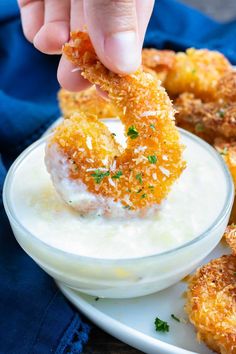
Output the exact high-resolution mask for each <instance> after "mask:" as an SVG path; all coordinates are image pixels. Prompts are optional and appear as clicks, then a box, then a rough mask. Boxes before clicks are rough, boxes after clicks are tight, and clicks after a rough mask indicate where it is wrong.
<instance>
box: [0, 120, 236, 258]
mask: <svg viewBox="0 0 236 354" xmlns="http://www.w3.org/2000/svg"><path fill="white" fill-rule="evenodd" d="M106 121H108V119H107V120H106ZM110 121H114V119H110ZM178 130H179V131H180V133H181V135H183V136H187V137H188V138H190V139H192V140H194V141H195V142H196V143H198V144H200V145H201V146H202V147H203V148H205V149H207V150H208V152H209V153H210V154H211V155H212V156H213V157H214V158H215V160H217V161H218V163H219V166H220V167H221V168H222V171H223V174H224V176H225V181H226V188H227V190H226V198H225V202H224V205H223V207H222V209H221V210H220V212H219V214H218V215H217V217H216V218H215V220H214V221H213V222H212V223H211V224H210V226H209V227H208V228H207V229H206V230H204V231H203V232H202V233H200V235H198V236H197V237H195V238H193V239H191V240H190V241H187V242H185V243H183V244H181V245H179V246H177V247H175V248H171V249H169V250H166V251H164V252H160V253H153V254H149V255H147V256H140V257H130V258H129V257H127V258H98V257H91V256H84V255H79V254H75V253H71V252H67V251H64V250H62V249H60V248H57V247H54V246H51V245H49V244H47V243H46V242H44V241H42V240H40V239H39V238H38V237H37V236H35V235H34V234H33V233H32V232H31V231H29V230H28V229H27V228H26V227H25V226H24V225H22V224H21V222H20V220H19V219H18V217H17V215H16V213H15V211H14V210H13V207H12V202H11V200H10V188H11V182H12V180H13V178H14V174H15V171H16V170H17V168H18V167H19V166H20V164H21V162H22V161H23V160H24V159H25V158H26V157H27V156H28V155H29V154H30V153H31V152H32V151H33V150H34V149H36V148H37V147H38V146H39V145H41V144H43V143H45V141H46V140H47V138H48V134H47V135H46V136H45V134H44V135H43V137H41V138H40V139H38V140H37V141H35V142H34V143H33V144H31V145H30V146H29V147H28V148H26V149H25V150H24V151H23V152H22V153H21V154H20V155H19V156H18V157H17V158H16V160H15V161H14V162H13V164H12V165H11V167H10V169H9V171H8V173H7V176H6V178H5V181H4V185H3V205H4V208H5V211H6V214H7V216H8V218H9V221H10V223H13V224H15V225H16V226H17V227H18V228H20V229H21V230H22V231H23V232H24V234H27V238H28V237H32V239H33V240H34V242H35V243H36V244H37V243H38V244H39V245H41V246H43V247H44V248H45V247H46V248H48V249H50V251H53V252H56V253H57V254H58V255H61V256H66V257H68V256H69V257H70V259H73V260H76V259H77V260H80V261H84V262H91V261H92V262H96V263H111V262H114V263H117V264H118V263H119V264H120V263H124V262H128V263H130V262H131V263H134V262H137V261H141V260H142V261H143V260H144V259H152V258H158V257H160V258H161V257H165V256H167V255H171V254H174V253H175V252H178V251H180V250H182V249H184V248H187V247H189V246H192V245H193V244H195V243H198V242H199V241H201V240H202V239H204V238H205V237H207V235H208V234H209V233H210V232H212V231H214V230H215V229H217V228H218V226H219V225H220V224H221V223H222V221H223V220H224V219H225V217H226V216H227V215H228V213H229V211H230V209H231V207H232V204H233V200H234V184H233V180H232V176H231V173H230V171H229V169H228V167H227V165H226V163H225V162H224V159H223V158H222V157H221V155H220V154H219V153H218V152H217V150H216V149H215V148H213V147H212V146H211V145H209V144H208V143H207V142H205V141H204V140H203V139H201V138H199V137H198V136H196V135H194V134H192V133H190V132H188V131H186V130H185V129H182V128H179V127H178ZM15 237H16V236H15ZM17 241H18V240H17ZM18 242H19V241H18ZM19 243H20V242H19Z"/></svg>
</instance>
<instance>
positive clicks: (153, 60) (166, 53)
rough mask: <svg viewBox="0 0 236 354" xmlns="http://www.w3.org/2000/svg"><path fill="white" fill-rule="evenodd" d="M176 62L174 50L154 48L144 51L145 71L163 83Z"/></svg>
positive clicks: (143, 62)
mask: <svg viewBox="0 0 236 354" xmlns="http://www.w3.org/2000/svg"><path fill="white" fill-rule="evenodd" d="M174 62H175V52H173V51H172V50H158V49H154V48H150V49H143V50H142V64H143V67H144V71H146V72H148V71H150V73H152V74H153V75H154V74H155V75H156V76H157V78H158V79H159V80H161V82H164V81H165V79H166V76H167V73H168V71H169V70H170V69H171V68H172V67H173V65H174Z"/></svg>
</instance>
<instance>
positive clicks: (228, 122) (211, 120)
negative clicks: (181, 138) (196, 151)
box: [175, 93, 236, 143]
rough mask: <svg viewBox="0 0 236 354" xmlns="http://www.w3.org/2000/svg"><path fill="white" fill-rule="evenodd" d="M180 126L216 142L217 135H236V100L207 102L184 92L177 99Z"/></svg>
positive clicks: (228, 136) (229, 136) (225, 136)
mask: <svg viewBox="0 0 236 354" xmlns="http://www.w3.org/2000/svg"><path fill="white" fill-rule="evenodd" d="M175 108H176V110H177V114H176V121H177V124H178V125H179V126H181V127H182V128H185V129H187V130H190V131H191V132H193V133H194V134H196V135H198V136H200V137H201V138H203V139H205V140H207V141H208V142H210V143H213V142H214V139H216V138H217V137H224V138H227V139H228V138H233V137H236V102H235V103H234V102H228V103H227V102H222V101H218V102H207V103H204V102H203V101H202V100H201V99H198V98H196V97H195V96H194V95H193V94H191V93H183V94H182V95H180V96H179V97H178V98H177V99H176V101H175Z"/></svg>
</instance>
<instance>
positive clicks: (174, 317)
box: [171, 313, 180, 322]
mask: <svg viewBox="0 0 236 354" xmlns="http://www.w3.org/2000/svg"><path fill="white" fill-rule="evenodd" d="M171 317H172V318H173V319H174V320H175V321H177V322H180V319H179V318H178V317H176V316H175V315H174V314H173V313H172V314H171Z"/></svg>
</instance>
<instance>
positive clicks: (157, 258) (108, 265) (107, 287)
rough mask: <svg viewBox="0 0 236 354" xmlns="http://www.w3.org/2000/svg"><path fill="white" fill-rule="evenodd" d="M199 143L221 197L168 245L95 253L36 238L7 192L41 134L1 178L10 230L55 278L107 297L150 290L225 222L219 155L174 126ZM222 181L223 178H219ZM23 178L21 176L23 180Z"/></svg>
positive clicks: (211, 241)
mask: <svg viewBox="0 0 236 354" xmlns="http://www.w3.org/2000/svg"><path fill="white" fill-rule="evenodd" d="M180 131H181V135H187V136H188V137H190V138H191V139H193V140H194V141H195V142H196V143H197V144H201V146H202V147H204V149H206V150H207V151H208V152H210V154H211V155H212V158H214V159H216V161H217V163H218V164H219V166H220V168H221V170H222V172H223V176H224V179H225V181H224V183H225V185H226V193H225V195H226V196H225V201H224V203H223V205H222V209H221V211H220V213H219V215H217V217H216V219H215V220H214V222H213V223H211V224H209V226H208V228H207V229H206V230H204V232H202V233H201V234H199V235H198V236H197V237H195V238H194V239H192V240H191V241H188V242H186V243H184V244H182V245H181V246H178V247H176V248H173V249H171V250H168V251H165V252H162V253H158V254H154V255H148V256H144V257H137V258H129V259H128V258H122V259H101V258H92V257H86V256H80V255H76V254H71V253H69V252H65V251H63V250H60V249H58V248H55V247H52V246H50V245H49V244H47V243H45V242H43V241H41V240H40V239H39V238H37V229H35V232H34V233H32V232H30V231H29V230H27V228H26V227H24V225H22V223H21V220H20V219H19V217H18V216H17V215H16V213H15V211H14V208H13V205H14V196H13V198H12V197H11V196H10V194H11V193H10V192H11V185H12V181H13V179H14V176H15V174H16V171H17V169H18V168H19V167H20V166H21V163H22V161H23V160H24V159H25V158H26V157H27V156H28V155H29V154H30V153H31V152H32V151H33V150H34V149H36V148H37V147H38V146H39V145H40V144H44V143H45V138H42V139H40V140H39V141H37V142H36V143H34V144H33V145H31V146H30V147H29V148H28V149H26V150H25V151H24V152H23V153H22V154H21V155H20V156H19V157H18V158H17V160H16V161H15V162H14V164H13V165H12V167H11V168H10V170H9V172H8V175H7V177H6V180H5V184H4V190H3V201H4V206H5V210H6V213H7V215H8V218H9V221H10V224H11V227H12V230H13V232H14V235H15V237H16V239H17V241H18V242H19V244H20V245H21V247H22V248H23V249H24V250H25V252H26V253H28V255H29V256H30V257H32V258H33V259H34V260H35V262H36V263H37V264H38V265H39V266H40V267H41V268H42V269H44V270H45V271H46V272H47V273H48V274H49V275H51V276H52V277H53V278H54V279H55V280H56V281H57V282H61V283H63V284H64V285H66V286H68V287H71V288H73V289H76V290H78V291H81V292H84V293H86V294H89V295H93V296H98V297H107V298H131V297H137V296H143V295H147V294H151V293H154V292H156V291H159V290H162V289H165V288H167V287H168V286H170V285H172V284H174V283H176V282H178V281H179V280H181V279H182V278H184V277H185V276H186V275H188V274H189V273H190V272H191V271H193V270H194V269H195V267H196V266H197V265H198V264H199V263H200V262H201V261H202V259H203V258H205V257H206V256H207V255H208V254H209V253H210V252H211V251H212V249H213V248H214V247H215V246H216V245H217V243H218V242H219V240H220V239H221V237H222V234H223V232H224V230H225V228H226V225H227V223H228V219H229V216H230V211H231V208H232V203H233V198H234V186H233V182H232V178H231V175H230V172H229V171H228V168H227V167H226V165H225V163H224V161H223V159H222V157H221V156H220V155H219V154H218V153H217V152H216V150H215V149H213V148H212V147H211V146H210V145H208V144H207V143H205V142H204V141H203V140H201V139H199V138H198V137H196V136H194V135H192V134H190V133H188V132H186V131H184V130H182V129H180ZM222 182H223V181H222ZM26 183H27V182H26Z"/></svg>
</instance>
